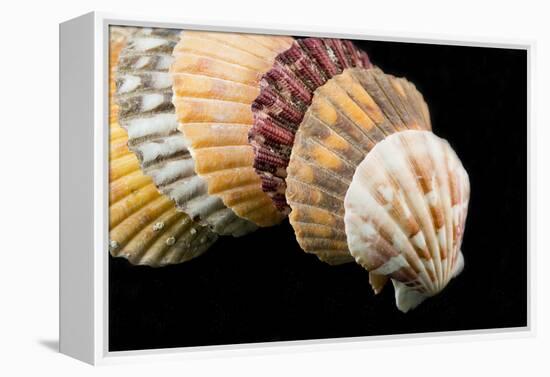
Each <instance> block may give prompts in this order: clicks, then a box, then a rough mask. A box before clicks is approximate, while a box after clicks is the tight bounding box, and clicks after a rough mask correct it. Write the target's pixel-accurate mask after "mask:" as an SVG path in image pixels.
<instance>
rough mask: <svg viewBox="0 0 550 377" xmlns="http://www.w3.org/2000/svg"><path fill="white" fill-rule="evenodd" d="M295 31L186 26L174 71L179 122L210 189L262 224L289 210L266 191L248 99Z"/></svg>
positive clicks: (275, 220)
mask: <svg viewBox="0 0 550 377" xmlns="http://www.w3.org/2000/svg"><path fill="white" fill-rule="evenodd" d="M292 41H293V39H292V38H288V37H276V36H261V35H250V34H234V33H212V32H187V31H186V32H183V33H182V34H181V36H180V39H179V42H178V44H177V45H176V47H175V48H174V52H173V55H174V61H173V63H172V65H171V69H170V72H171V73H172V78H173V82H174V86H173V87H174V98H173V103H174V106H175V110H176V115H177V120H178V122H179V130H180V131H181V132H182V133H183V134H184V136H185V138H186V145H187V147H188V148H189V151H190V152H191V155H192V156H193V159H194V161H195V171H196V172H197V174H198V175H199V176H200V177H201V178H203V179H204V180H205V182H206V184H207V187H208V193H209V194H211V195H214V196H216V197H219V198H221V199H222V201H223V203H224V204H225V205H226V206H227V207H228V208H231V209H232V210H233V211H234V212H235V213H236V214H237V215H238V216H240V217H242V218H245V219H248V220H250V221H252V222H253V223H255V224H257V225H259V226H262V227H263V226H271V225H274V224H277V223H279V222H280V221H281V220H282V219H283V218H284V216H283V215H282V214H281V213H279V211H277V210H276V208H275V207H274V205H273V203H272V202H271V199H270V198H269V197H268V196H267V195H266V194H265V193H264V192H263V191H262V188H261V181H260V178H259V177H258V175H257V174H256V173H255V171H254V168H253V161H254V154H253V150H252V147H251V146H250V145H249V144H248V130H249V129H250V127H251V126H252V123H253V117H252V111H251V108H250V106H251V104H252V102H253V101H254V99H255V98H256V97H257V95H258V94H259V81H260V78H261V77H262V75H263V74H264V73H265V72H266V71H267V70H269V69H270V67H271V66H272V64H273V61H274V59H275V57H276V56H277V54H279V53H280V52H281V51H284V50H286V49H287V48H288V47H289V46H290V45H291V43H292Z"/></svg>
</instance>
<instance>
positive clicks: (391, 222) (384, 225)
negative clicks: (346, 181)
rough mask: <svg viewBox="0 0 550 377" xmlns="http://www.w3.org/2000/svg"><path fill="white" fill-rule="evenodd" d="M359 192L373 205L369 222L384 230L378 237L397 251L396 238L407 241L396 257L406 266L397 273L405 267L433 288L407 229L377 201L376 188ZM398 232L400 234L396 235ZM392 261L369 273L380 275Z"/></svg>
mask: <svg viewBox="0 0 550 377" xmlns="http://www.w3.org/2000/svg"><path fill="white" fill-rule="evenodd" d="M379 163H380V161H379ZM361 173H363V174H365V173H366V172H365V171H362V172H359V174H361ZM358 190H360V193H361V194H363V195H362V197H363V199H365V198H368V202H370V203H371V204H370V206H369V207H370V208H372V210H373V214H372V216H371V217H372V218H371V219H370V220H369V221H370V222H372V223H373V224H374V227H375V228H378V229H380V230H384V231H381V232H379V234H378V236H379V237H380V238H381V239H382V240H384V241H386V242H387V243H388V245H392V247H394V248H395V249H397V247H396V246H395V237H396V236H397V237H400V238H401V239H402V240H406V242H404V243H402V244H401V247H400V248H401V252H399V251H398V252H397V255H396V257H399V256H402V257H403V258H404V259H405V261H406V264H404V265H401V266H400V267H399V268H397V270H396V272H397V271H400V270H401V269H402V268H404V267H408V268H410V269H412V271H413V272H414V275H413V276H414V277H415V279H420V280H422V282H423V283H424V284H425V285H426V286H427V287H430V286H433V284H432V282H431V280H430V277H429V274H428V272H427V270H426V267H425V265H424V263H422V261H421V260H420V258H418V255H417V252H416V250H415V247H414V246H413V245H412V243H411V241H410V238H409V236H408V234H407V232H406V231H405V229H403V227H402V226H401V224H400V223H399V222H398V221H396V219H395V218H394V217H393V216H392V215H391V214H390V213H388V212H387V210H386V209H385V208H384V206H383V205H382V204H381V203H380V202H379V201H378V200H377V198H376V196H375V195H374V193H373V190H375V188H374V186H373V185H370V184H369V185H368V186H365V187H361V188H360V189H359V188H358ZM357 194H358V192H356V193H355V195H357ZM365 206H367V204H365ZM374 218H380V219H379V220H378V222H375V221H374ZM392 230H393V232H392ZM396 231H397V232H398V233H396ZM389 234H393V237H392V238H388V237H387V236H389ZM393 258H395V257H393ZM391 259H392V258H390V259H388V260H386V261H385V262H384V263H383V264H382V265H381V266H379V267H378V268H376V269H375V270H372V271H369V272H373V273H375V274H379V273H380V271H382V269H383V268H385V267H386V266H388V262H391ZM415 259H417V261H415ZM393 274H394V272H391V273H390V277H391V276H393Z"/></svg>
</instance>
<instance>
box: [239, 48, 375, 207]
mask: <svg viewBox="0 0 550 377" xmlns="http://www.w3.org/2000/svg"><path fill="white" fill-rule="evenodd" d="M353 67H362V68H370V67H372V65H371V63H370V61H369V58H368V56H367V54H366V53H365V52H364V51H362V50H359V49H357V48H356V47H355V46H354V44H353V43H352V42H350V41H347V40H340V39H328V38H305V39H300V40H297V41H295V42H294V43H293V44H292V46H291V47H290V48H289V49H288V50H286V51H284V52H282V53H281V54H279V55H278V56H277V58H276V59H275V63H274V64H273V67H272V68H271V69H270V70H269V71H268V72H267V73H265V74H264V76H263V77H262V81H261V83H260V86H261V92H260V95H259V96H258V97H257V98H256V99H255V100H254V103H253V104H252V111H253V113H254V126H253V127H252V128H251V129H250V132H249V140H250V143H251V144H252V146H253V147H254V168H255V169H256V171H257V172H258V174H259V175H260V177H261V179H262V188H263V190H264V191H265V192H267V193H268V195H269V196H270V197H271V198H272V200H273V202H274V203H275V205H276V207H277V209H279V210H280V211H282V212H283V213H285V214H288V212H289V211H290V208H289V207H288V204H287V203H286V199H285V189H286V184H285V178H286V167H287V166H288V162H289V158H290V152H291V150H292V145H293V143H294V135H295V133H296V130H297V128H298V126H299V125H300V122H301V121H302V119H303V117H304V114H305V112H306V111H307V109H308V107H309V105H310V104H311V101H312V99H313V93H314V92H315V90H316V89H317V88H318V87H320V86H322V85H324V84H325V83H326V82H327V80H329V79H331V78H332V77H334V76H335V75H337V74H340V73H342V71H343V70H344V69H346V68H353Z"/></svg>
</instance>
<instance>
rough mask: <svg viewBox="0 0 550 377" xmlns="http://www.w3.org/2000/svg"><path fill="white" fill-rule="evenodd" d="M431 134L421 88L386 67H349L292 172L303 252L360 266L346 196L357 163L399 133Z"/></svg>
mask: <svg viewBox="0 0 550 377" xmlns="http://www.w3.org/2000/svg"><path fill="white" fill-rule="evenodd" d="M407 129H426V130H429V129H431V125H430V120H429V113H428V107H427V105H426V103H425V102H424V100H423V98H422V95H421V94H420V93H419V92H418V91H417V90H416V88H415V87H414V85H413V84H411V83H410V82H408V81H407V80H405V79H402V78H395V77H393V76H391V75H386V74H385V73H383V72H382V71H381V70H380V69H378V68H372V69H364V68H349V69H346V70H345V71H344V72H343V73H341V74H340V75H337V76H334V77H333V78H332V79H331V80H329V81H327V82H326V84H325V85H323V86H321V87H319V88H318V89H317V90H316V91H315V94H314V98H313V101H312V103H311V105H310V107H309V109H308V111H307V112H306V115H305V116H304V119H303V121H302V123H301V124H300V127H299V128H298V132H297V133H296V138H295V142H294V146H293V149H292V154H291V157H290V163H289V166H288V169H287V172H288V176H287V179H286V181H287V189H286V197H287V199H288V202H289V205H290V207H291V209H292V212H291V213H290V216H289V218H290V223H291V224H292V226H293V228H294V231H295V233H296V237H297V240H298V242H299V244H300V246H301V247H302V248H303V249H304V250H305V251H306V252H310V253H314V254H316V255H317V256H318V257H319V258H320V259H321V260H323V261H325V262H327V263H330V264H340V263H346V262H351V261H353V258H352V257H351V255H350V253H349V249H348V245H347V239H346V234H345V231H344V196H345V194H346V191H347V189H348V186H349V184H350V182H351V179H352V177H353V174H354V172H355V169H356V167H357V165H358V164H359V163H360V162H361V161H362V160H363V159H364V158H365V156H366V155H367V153H368V152H369V151H370V150H371V149H372V148H373V147H374V146H375V145H376V143H378V142H380V141H381V140H383V139H384V138H385V137H386V136H388V135H391V134H392V133H395V132H398V131H402V130H407Z"/></svg>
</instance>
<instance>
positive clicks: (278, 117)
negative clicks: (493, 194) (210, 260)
mask: <svg viewBox="0 0 550 377" xmlns="http://www.w3.org/2000/svg"><path fill="white" fill-rule="evenodd" d="M109 124H110V155H109V162H110V166H109V185H110V197H109V238H110V239H109V241H110V244H109V250H110V253H111V254H112V255H113V256H115V257H125V258H127V259H128V260H129V261H130V262H131V263H133V264H144V265H149V266H153V267H158V266H164V265H169V264H174V263H180V262H184V261H187V260H190V259H192V258H195V257H197V256H199V255H201V254H202V253H204V252H205V251H206V250H207V249H208V248H209V247H210V246H211V245H212V244H213V243H214V242H216V240H217V239H218V237H219V236H220V235H230V236H235V237H238V236H242V235H245V234H247V233H250V232H252V231H254V230H256V229H257V228H258V227H268V226H273V225H276V224H278V223H280V222H281V221H283V220H284V218H285V217H287V216H288V218H289V221H290V224H291V226H292V228H293V230H294V234H295V236H296V240H297V242H298V244H299V245H300V247H301V248H302V249H303V250H304V251H305V252H308V253H311V254H314V255H315V256H316V257H318V258H319V259H320V260H321V261H323V262H326V263H328V264H331V265H339V264H343V263H349V262H356V263H358V264H359V265H361V266H362V267H363V268H364V269H365V270H367V271H368V274H369V282H370V285H371V287H372V289H373V291H374V293H375V294H378V293H379V292H381V291H382V289H383V288H384V286H385V285H386V284H387V283H388V282H389V281H391V282H392V285H393V286H394V290H395V300H396V306H397V308H398V309H399V310H401V311H402V312H407V311H409V310H411V309H414V308H415V307H416V306H418V305H419V304H420V303H421V302H422V301H424V300H425V299H426V298H428V297H431V296H434V295H436V294H438V293H439V292H441V291H442V290H443V289H444V288H445V287H446V286H447V284H448V283H449V281H450V280H451V279H452V278H453V277H455V276H457V275H458V274H459V273H460V272H461V270H462V268H463V266H464V258H463V256H462V252H461V249H460V248H461V244H462V238H463V234H464V229H465V222H466V217H467V211H468V202H469V196H470V182H469V178H468V174H467V172H466V171H465V169H464V167H463V166H462V163H461V162H460V160H459V158H458V157H457V155H456V153H455V152H454V151H453V149H452V148H451V146H450V145H449V143H447V142H446V141H445V140H443V139H441V138H439V137H437V136H436V135H434V134H433V133H432V132H431V129H432V126H431V121H430V113H429V109H428V106H427V104H426V102H425V101H424V98H423V96H422V94H421V93H420V92H419V91H418V90H417V89H416V87H415V85H414V84H412V83H411V82H409V81H408V80H407V79H405V78H398V77H394V76H392V75H390V74H386V73H384V72H383V71H382V70H381V69H379V68H377V67H374V66H373V65H372V64H371V62H370V60H369V57H368V56H367V54H366V53H365V52H364V51H362V50H360V49H358V48H357V47H355V45H354V44H353V43H352V42H350V41H346V40H340V39H330V38H303V39H297V40H295V39H294V38H291V37H281V36H263V35H252V34H236V33H217V32H202V31H181V30H172V29H154V28H153V29H151V28H122V27H112V28H111V43H110V117H109Z"/></svg>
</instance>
